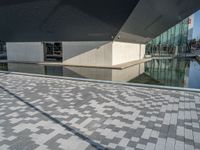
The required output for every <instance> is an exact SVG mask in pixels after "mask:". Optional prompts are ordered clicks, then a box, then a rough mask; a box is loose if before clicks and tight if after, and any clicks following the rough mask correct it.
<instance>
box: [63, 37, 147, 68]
mask: <svg viewBox="0 0 200 150" xmlns="http://www.w3.org/2000/svg"><path fill="white" fill-rule="evenodd" d="M144 55H145V45H143V44H134V43H125V42H110V41H104V42H99V41H96V42H63V63H64V64H67V65H78V66H79V65H80V66H97V67H98V66H114V65H119V64H123V63H127V62H131V61H135V60H140V59H143V58H144Z"/></svg>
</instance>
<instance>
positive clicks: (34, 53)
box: [6, 42, 44, 62]
mask: <svg viewBox="0 0 200 150" xmlns="http://www.w3.org/2000/svg"><path fill="white" fill-rule="evenodd" d="M6 47H7V57H8V60H9V61H17V62H43V61H44V51H43V43H42V42H8V43H6Z"/></svg>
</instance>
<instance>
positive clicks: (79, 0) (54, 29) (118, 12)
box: [0, 0, 200, 43]
mask: <svg viewBox="0 0 200 150" xmlns="http://www.w3.org/2000/svg"><path fill="white" fill-rule="evenodd" d="M198 9H200V0H1V1H0V18H1V21H0V40H2V41H8V42H9V41H10V42H11V41H12V42H17V41H20V42H28V41H29V42H30V41H112V40H119V41H125V42H137V43H145V42H146V41H148V40H149V39H151V38H154V37H155V36H157V35H159V34H160V33H162V32H163V31H165V30H166V29H168V28H170V27H171V26H173V25H175V24H176V23H178V22H179V21H181V20H183V19H184V18H186V17H188V16H189V15H191V14H192V13H193V12H195V11H196V10H198Z"/></svg>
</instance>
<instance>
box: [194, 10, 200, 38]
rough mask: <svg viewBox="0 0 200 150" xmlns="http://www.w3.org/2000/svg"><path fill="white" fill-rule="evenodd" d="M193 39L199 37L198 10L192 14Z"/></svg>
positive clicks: (199, 19) (199, 14) (199, 16)
mask: <svg viewBox="0 0 200 150" xmlns="http://www.w3.org/2000/svg"><path fill="white" fill-rule="evenodd" d="M193 39H200V10H199V11H197V12H196V13H195V14H194V28H193Z"/></svg>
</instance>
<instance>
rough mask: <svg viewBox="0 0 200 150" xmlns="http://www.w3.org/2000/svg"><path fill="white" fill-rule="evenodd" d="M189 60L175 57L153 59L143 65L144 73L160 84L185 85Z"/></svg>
mask: <svg viewBox="0 0 200 150" xmlns="http://www.w3.org/2000/svg"><path fill="white" fill-rule="evenodd" d="M188 68H189V61H182V60H177V59H154V60H152V61H151V62H147V63H146V65H145V73H147V74H148V75H150V76H151V77H152V78H154V79H155V80H158V81H159V82H160V83H161V84H164V85H168V86H178V87H186V86H187V76H188Z"/></svg>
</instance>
